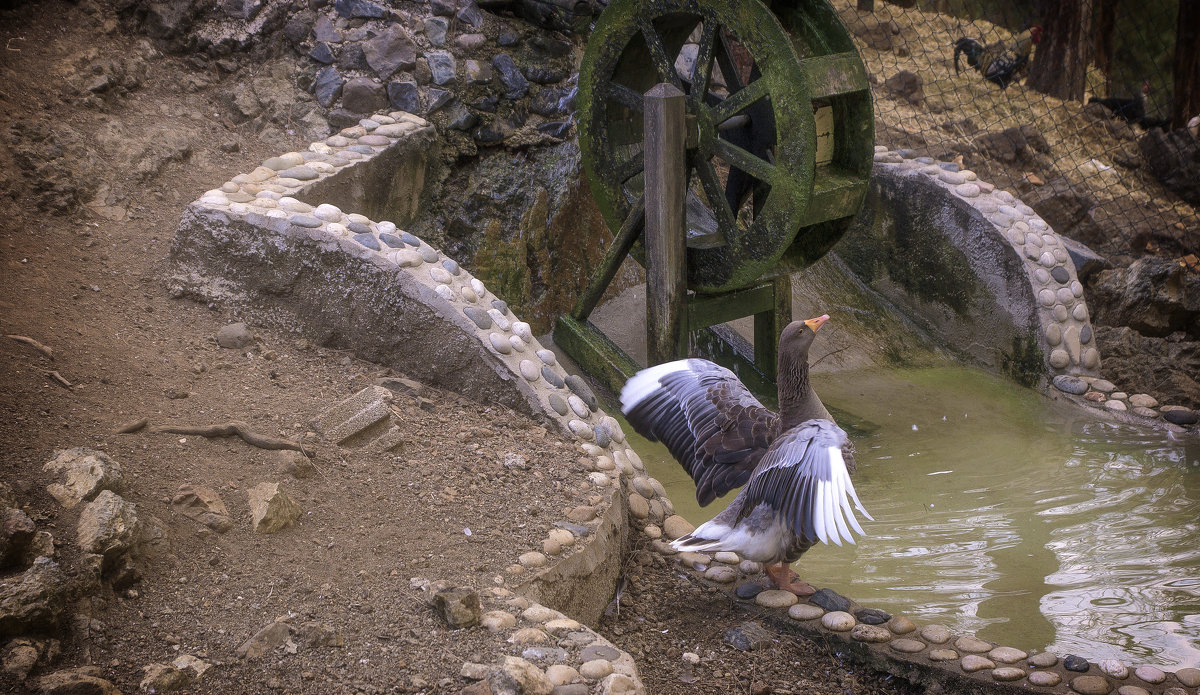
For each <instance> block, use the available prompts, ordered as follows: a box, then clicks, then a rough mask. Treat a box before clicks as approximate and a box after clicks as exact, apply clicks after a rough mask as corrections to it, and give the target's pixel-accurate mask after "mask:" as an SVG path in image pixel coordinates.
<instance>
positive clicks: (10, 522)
mask: <svg viewBox="0 0 1200 695" xmlns="http://www.w3.org/2000/svg"><path fill="white" fill-rule="evenodd" d="M36 533H37V526H36V525H35V524H34V523H33V519H30V518H29V515H27V514H26V513H25V512H23V511H21V510H20V509H15V508H13V507H0V569H3V568H5V567H10V566H12V565H15V564H18V563H20V562H21V561H22V560H24V559H25V555H26V553H27V552H28V550H29V545H30V543H31V542H32V541H33V539H34V535H35V534H36Z"/></svg>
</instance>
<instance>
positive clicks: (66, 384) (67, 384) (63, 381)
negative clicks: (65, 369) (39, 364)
mask: <svg viewBox="0 0 1200 695" xmlns="http://www.w3.org/2000/svg"><path fill="white" fill-rule="evenodd" d="M46 376H48V377H50V378H51V379H54V380H55V381H57V382H58V383H59V385H60V386H62V387H63V388H65V389H66V390H68V391H70V390H71V389H72V388H74V385H73V384H71V382H69V381H67V378H66V377H64V376H63V375H62V374H59V373H58V371H57V370H55V371H53V372H46Z"/></svg>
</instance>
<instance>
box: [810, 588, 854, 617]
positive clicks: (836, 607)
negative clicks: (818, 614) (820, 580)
mask: <svg viewBox="0 0 1200 695" xmlns="http://www.w3.org/2000/svg"><path fill="white" fill-rule="evenodd" d="M808 602H809V603H811V604H813V605H816V606H820V607H821V608H824V609H825V610H826V611H842V612H848V611H849V610H850V599H848V598H846V597H845V596H842V595H840V594H838V593H837V592H835V591H834V590H833V589H821V590H819V591H817V593H815V594H813V595H812V596H809V597H808Z"/></svg>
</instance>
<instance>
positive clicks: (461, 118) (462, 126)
mask: <svg viewBox="0 0 1200 695" xmlns="http://www.w3.org/2000/svg"><path fill="white" fill-rule="evenodd" d="M478 122H479V116H476V115H475V114H474V113H472V112H471V110H470V109H468V108H467V107H465V106H463V105H462V104H459V105H458V107H457V108H455V110H454V111H453V114H452V115H451V117H450V122H449V123H448V125H449V127H451V128H453V129H455V130H470V129H471V128H474V127H475V124H476V123H478Z"/></svg>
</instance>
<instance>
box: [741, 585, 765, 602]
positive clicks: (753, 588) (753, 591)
mask: <svg viewBox="0 0 1200 695" xmlns="http://www.w3.org/2000/svg"><path fill="white" fill-rule="evenodd" d="M764 591H766V587H765V586H763V585H762V584H759V583H758V582H742V583H741V584H738V585H737V586H735V587H734V588H733V595H734V596H737V597H738V598H740V599H743V600H749V599H752V598H754V597H755V596H758V595H759V594H761V593H762V592H764Z"/></svg>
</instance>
